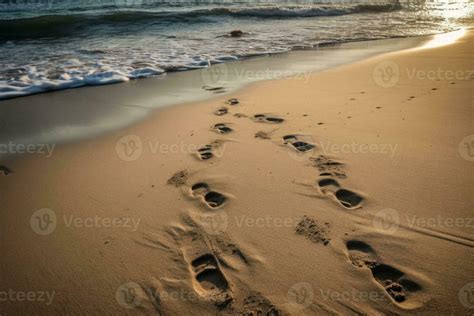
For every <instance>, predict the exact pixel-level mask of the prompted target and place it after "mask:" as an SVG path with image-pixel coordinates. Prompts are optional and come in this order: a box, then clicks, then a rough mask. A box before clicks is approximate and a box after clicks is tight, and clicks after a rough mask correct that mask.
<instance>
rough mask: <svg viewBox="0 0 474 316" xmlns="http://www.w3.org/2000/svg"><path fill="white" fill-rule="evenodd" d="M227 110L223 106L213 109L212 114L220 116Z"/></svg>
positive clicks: (227, 110)
mask: <svg viewBox="0 0 474 316" xmlns="http://www.w3.org/2000/svg"><path fill="white" fill-rule="evenodd" d="M228 112H229V109H228V108H226V107H225V106H223V107H221V108H218V109H217V110H216V111H214V114H215V115H217V116H222V115H225V114H227V113H228Z"/></svg>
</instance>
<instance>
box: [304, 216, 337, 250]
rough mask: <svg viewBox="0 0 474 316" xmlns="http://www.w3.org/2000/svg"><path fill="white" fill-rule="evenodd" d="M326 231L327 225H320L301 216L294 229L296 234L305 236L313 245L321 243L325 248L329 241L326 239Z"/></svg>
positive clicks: (307, 217) (309, 218)
mask: <svg viewBox="0 0 474 316" xmlns="http://www.w3.org/2000/svg"><path fill="white" fill-rule="evenodd" d="M328 230H329V223H325V224H324V225H320V224H318V222H317V221H316V220H315V219H313V218H311V217H309V216H303V218H302V219H301V221H299V223H298V224H297V225H296V227H295V231H296V233H298V234H300V235H302V236H305V237H306V238H307V239H309V240H311V241H312V242H314V243H319V242H322V243H323V244H324V245H325V246H327V245H328V244H329V242H330V240H331V239H330V238H329V237H328Z"/></svg>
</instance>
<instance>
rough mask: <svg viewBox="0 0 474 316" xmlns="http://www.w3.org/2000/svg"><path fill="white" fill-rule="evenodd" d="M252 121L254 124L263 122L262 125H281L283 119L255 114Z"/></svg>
mask: <svg viewBox="0 0 474 316" xmlns="http://www.w3.org/2000/svg"><path fill="white" fill-rule="evenodd" d="M253 119H254V121H256V122H264V123H272V124H280V123H283V121H284V119H282V118H279V117H273V116H267V115H265V114H255V115H254V116H253Z"/></svg>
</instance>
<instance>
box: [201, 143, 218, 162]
mask: <svg viewBox="0 0 474 316" xmlns="http://www.w3.org/2000/svg"><path fill="white" fill-rule="evenodd" d="M197 154H198V156H199V159H201V160H209V159H211V158H212V157H214V154H213V153H212V145H204V146H203V147H201V148H199V149H198V152H197Z"/></svg>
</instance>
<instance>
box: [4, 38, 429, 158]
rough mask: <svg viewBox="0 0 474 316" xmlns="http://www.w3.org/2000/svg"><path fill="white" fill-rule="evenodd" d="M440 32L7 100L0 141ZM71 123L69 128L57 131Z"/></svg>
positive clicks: (418, 41)
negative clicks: (27, 114)
mask: <svg viewBox="0 0 474 316" xmlns="http://www.w3.org/2000/svg"><path fill="white" fill-rule="evenodd" d="M433 37H434V35H429V36H417V37H408V38H395V39H383V40H373V41H361V42H348V43H343V44H340V45H336V46H331V47H324V48H321V49H319V50H302V51H291V52H286V53H279V54H274V55H270V56H257V57H253V58H248V59H243V60H238V61H234V62H229V63H223V64H217V65H213V66H212V67H210V68H206V69H201V70H192V71H183V72H174V73H168V74H167V75H165V76H160V77H152V78H143V79H139V80H133V81H129V82H125V83H118V84H111V85H103V86H85V87H80V88H76V89H66V90H60V91H52V92H47V93H41V94H36V95H30V96H24V97H19V98H13V99H7V100H2V101H0V110H1V111H2V112H3V113H4V117H6V118H7V119H6V121H5V122H4V123H3V124H2V126H1V127H0V130H1V134H2V136H3V137H1V138H0V143H6V142H7V141H13V142H14V143H15V144H25V145H27V144H35V143H40V144H44V145H45V146H51V145H55V146H56V145H61V144H66V143H75V142H78V141H82V140H88V139H92V138H95V137H98V136H101V135H105V134H107V133H114V132H116V131H118V130H120V129H123V128H127V127H129V126H132V125H134V124H138V123H139V122H140V121H143V120H145V119H147V118H148V117H149V116H150V115H155V111H157V110H158V111H159V110H161V109H163V108H167V107H169V106H180V105H182V104H190V103H197V102H201V101H205V100H212V99H213V98H218V97H219V94H220V93H224V94H225V95H230V94H232V93H235V92H237V91H239V90H241V89H243V88H245V87H247V86H249V85H251V84H254V83H258V82H259V81H262V80H263V81H265V80H284V79H288V78H295V77H299V78H300V79H302V80H305V81H307V80H308V78H309V77H310V76H311V75H312V74H313V73H317V72H320V71H324V70H326V69H331V68H335V67H338V66H341V65H344V64H350V63H353V62H357V61H360V60H364V59H367V58H370V57H373V56H375V55H378V54H382V53H386V52H391V51H400V50H405V49H411V48H415V47H420V46H421V45H423V44H424V43H426V42H428V41H429V40H430V39H431V38H433ZM205 86H209V87H210V88H216V87H224V89H222V90H217V91H212V90H206V89H203V87H205ZM157 96H158V98H157ZM25 112H28V113H33V115H31V116H30V118H29V121H26V120H25V116H24V115H23V113H25ZM96 121H98V122H96ZM104 122H105V123H104ZM64 125H66V126H67V128H66V129H63V130H62V132H61V133H55V130H56V129H57V128H60V127H61V126H64ZM84 126H87V128H84ZM0 159H3V160H5V159H15V155H13V156H12V157H8V155H3V157H2V155H1V154H0Z"/></svg>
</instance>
